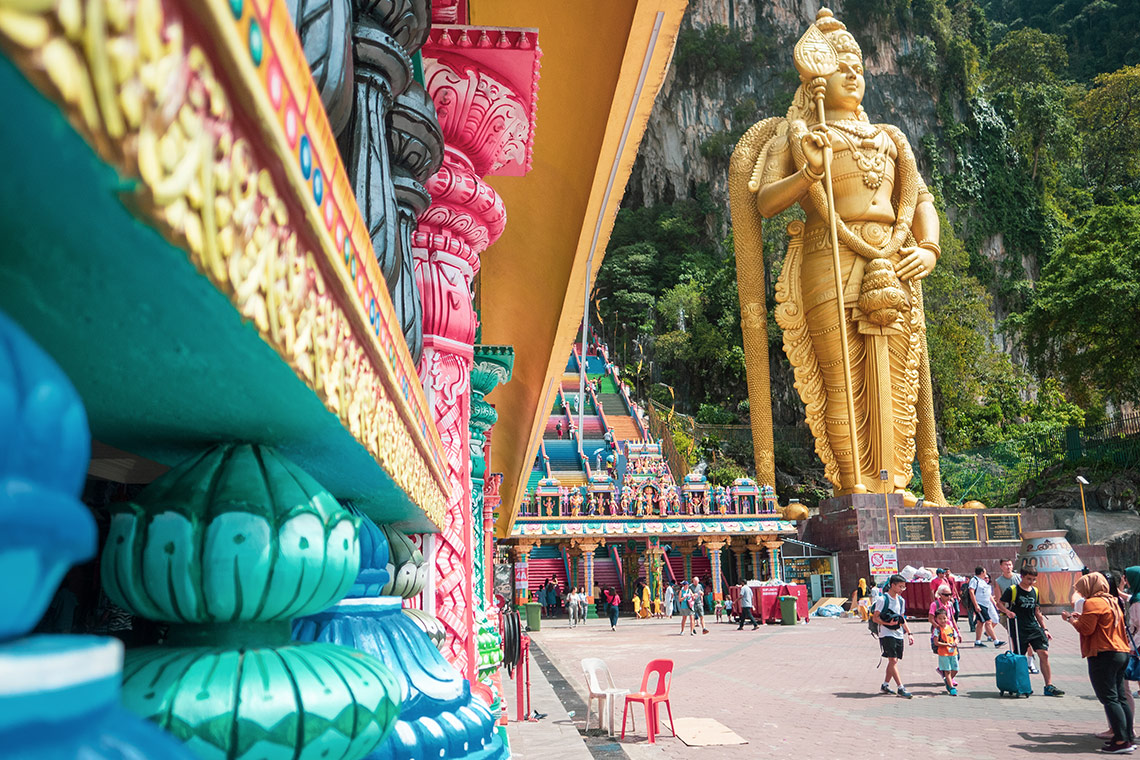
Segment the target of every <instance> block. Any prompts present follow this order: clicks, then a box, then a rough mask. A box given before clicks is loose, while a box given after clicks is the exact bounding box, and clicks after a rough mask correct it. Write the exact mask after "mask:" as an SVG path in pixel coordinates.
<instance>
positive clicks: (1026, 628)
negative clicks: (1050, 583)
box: [997, 566, 1065, 697]
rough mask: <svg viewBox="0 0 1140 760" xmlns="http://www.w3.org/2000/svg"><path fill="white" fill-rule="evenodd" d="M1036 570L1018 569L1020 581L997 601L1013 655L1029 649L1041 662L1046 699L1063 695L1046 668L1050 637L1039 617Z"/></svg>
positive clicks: (1047, 665)
mask: <svg viewBox="0 0 1140 760" xmlns="http://www.w3.org/2000/svg"><path fill="white" fill-rule="evenodd" d="M1036 584H1037V568H1035V567H1032V566H1026V567H1023V568H1022V569H1021V581H1020V582H1018V583H1016V584H1014V585H1012V586H1010V587H1009V588H1007V589H1006V590H1005V593H1004V594H1002V595H1001V599H1000V600H998V603H997V606H998V611H1000V612H1001V614H1003V615H1005V616H1006V617H1007V618H1009V621H1010V626H1011V629H1012V630H1011V631H1010V642H1011V643H1012V644H1014V645H1015V646H1014V649H1015V650H1016V651H1017V654H1025V650H1026V649H1028V648H1029V647H1033V651H1035V652H1036V653H1037V659H1038V660H1040V661H1041V675H1042V676H1044V678H1045V691H1044V692H1043V693H1044V694H1045V696H1047V697H1060V696H1062V695H1063V694H1064V693H1065V692H1063V691H1061V690H1060V689H1058V688H1057V687H1056V686H1054V685H1053V673H1052V670H1051V669H1050V667H1049V642H1050V641H1051V640H1052V638H1053V636H1052V634H1050V633H1049V629H1048V628H1046V627H1045V616H1044V615H1042V614H1041V606H1040V604H1039V603H1038V597H1037V589H1036V588H1034V586H1035V585H1036Z"/></svg>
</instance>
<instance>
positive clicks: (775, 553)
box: [764, 540, 784, 580]
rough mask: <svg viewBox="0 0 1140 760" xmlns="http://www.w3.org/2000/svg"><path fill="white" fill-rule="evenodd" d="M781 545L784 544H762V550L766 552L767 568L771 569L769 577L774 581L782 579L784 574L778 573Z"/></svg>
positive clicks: (772, 541)
mask: <svg viewBox="0 0 1140 760" xmlns="http://www.w3.org/2000/svg"><path fill="white" fill-rule="evenodd" d="M783 545H784V542H783V541H780V540H770V541H765V542H764V548H765V549H767V550H768V567H769V568H770V569H771V576H772V578H773V579H775V580H783V579H784V574H783V573H781V572H780V547H781V546H783Z"/></svg>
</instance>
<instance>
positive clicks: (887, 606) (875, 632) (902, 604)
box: [867, 594, 906, 639]
mask: <svg viewBox="0 0 1140 760" xmlns="http://www.w3.org/2000/svg"><path fill="white" fill-rule="evenodd" d="M880 598H881V599H882V600H883V610H889V611H890V612H892V613H893V612H894V609H892V608H891V601H890V600H891V597H890V594H883V595H882V597H880ZM898 615H899V617H900V618H903V617H906V600H905V599H903V598H902V597H901V596H900V597H899V612H898ZM879 617H882V612H880V613H879ZM881 627H884V626H880V625H879V624H878V623H876V622H875V613H874V610H872V612H871V615H870V616H869V617H868V618H867V630H869V631H870V632H871V635H872V636H874V637H875V638H876V639H877V638H879V628H881ZM890 630H894V629H893V628H890Z"/></svg>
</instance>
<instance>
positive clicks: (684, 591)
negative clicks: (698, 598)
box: [677, 583, 696, 636]
mask: <svg viewBox="0 0 1140 760" xmlns="http://www.w3.org/2000/svg"><path fill="white" fill-rule="evenodd" d="M677 595H678V598H679V601H680V610H681V632H680V633H679V634H678V635H679V636H684V635H685V623H688V624H689V635H693V634H695V633H696V631H695V630H694V629H693V589H692V588H690V587H689V584H688V583H682V584H681V586H680V590H679V591H678V592H677Z"/></svg>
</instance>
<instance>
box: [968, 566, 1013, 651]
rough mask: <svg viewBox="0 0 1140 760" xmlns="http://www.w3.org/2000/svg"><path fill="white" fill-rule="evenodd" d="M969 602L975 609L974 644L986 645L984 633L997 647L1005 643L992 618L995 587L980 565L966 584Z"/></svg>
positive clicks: (977, 645) (978, 645)
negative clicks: (983, 637) (991, 611)
mask: <svg viewBox="0 0 1140 760" xmlns="http://www.w3.org/2000/svg"><path fill="white" fill-rule="evenodd" d="M966 596H967V603H968V604H969V605H970V606H971V608H972V609H973V610H974V617H975V619H976V625H975V627H974V646H976V647H984V646H985V645H986V642H984V641H982V635H983V634H985V635H987V636H988V637H989V638H990V640H991V641H993V642H994V646H995V647H1000V646H1003V645H1004V644H1005V642H1004V641H1001V640H999V639H998V637H997V630H996V627H995V625H994V624H995V623H996V622H997V621H996V620H991V619H990V601H991V599H992V598H993V588H992V587H991V586H990V582H989V581H988V580H987V579H986V569H985V568H984V567H981V566H978V567H975V568H974V577H973V578H971V579H970V582H969V583H968V584H966Z"/></svg>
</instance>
